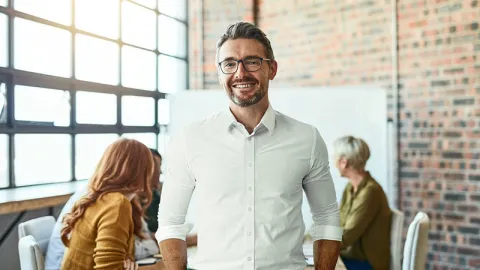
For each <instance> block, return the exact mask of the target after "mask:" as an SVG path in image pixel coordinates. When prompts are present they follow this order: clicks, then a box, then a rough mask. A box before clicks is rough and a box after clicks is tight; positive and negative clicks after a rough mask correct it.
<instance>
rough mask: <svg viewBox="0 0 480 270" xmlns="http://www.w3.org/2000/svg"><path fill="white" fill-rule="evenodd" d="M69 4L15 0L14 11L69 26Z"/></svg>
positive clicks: (61, 1)
mask: <svg viewBox="0 0 480 270" xmlns="http://www.w3.org/2000/svg"><path fill="white" fill-rule="evenodd" d="M71 2H72V1H65V0H48V1H38V0H15V9H16V10H18V11H21V12H24V13H28V14H31V15H34V16H37V17H40V18H44V19H47V20H50V21H53V22H57V23H61V24H64V25H70V24H71V21H72V17H71V15H72V12H71V8H72V7H71ZM79 2H82V1H79Z"/></svg>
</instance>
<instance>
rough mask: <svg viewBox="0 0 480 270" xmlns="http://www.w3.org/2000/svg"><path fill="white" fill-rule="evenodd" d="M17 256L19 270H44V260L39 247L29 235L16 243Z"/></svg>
mask: <svg viewBox="0 0 480 270" xmlns="http://www.w3.org/2000/svg"><path fill="white" fill-rule="evenodd" d="M18 256H19V257H20V269H21V270H44V269H45V260H44V256H43V254H42V250H41V249H40V246H39V245H38V243H37V242H36V241H35V238H33V236H31V235H27V236H23V237H21V238H20V240H19V241H18Z"/></svg>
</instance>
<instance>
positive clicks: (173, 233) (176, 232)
mask: <svg viewBox="0 0 480 270" xmlns="http://www.w3.org/2000/svg"><path fill="white" fill-rule="evenodd" d="M192 228H193V224H190V223H184V224H180V225H168V226H159V227H158V230H157V232H156V233H155V238H157V241H158V242H161V241H163V240H166V239H172V238H173V239H180V240H183V241H185V239H186V238H187V234H188V233H189V232H190V231H191V230H192Z"/></svg>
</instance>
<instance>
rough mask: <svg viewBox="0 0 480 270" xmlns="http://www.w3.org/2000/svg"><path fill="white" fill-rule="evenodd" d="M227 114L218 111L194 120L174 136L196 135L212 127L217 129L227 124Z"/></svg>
mask: <svg viewBox="0 0 480 270" xmlns="http://www.w3.org/2000/svg"><path fill="white" fill-rule="evenodd" d="M227 121H228V118H227V113H226V112H225V111H218V112H215V113H212V114H210V115H208V116H205V117H202V118H200V119H198V120H194V121H192V122H190V123H188V124H186V125H185V126H184V127H182V128H181V129H179V130H178V132H176V135H181V136H187V137H188V136H189V135H194V134H197V133H198V132H202V131H208V130H212V128H214V127H219V126H221V125H222V124H225V123H227Z"/></svg>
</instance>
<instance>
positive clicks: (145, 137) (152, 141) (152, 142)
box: [122, 133, 157, 149]
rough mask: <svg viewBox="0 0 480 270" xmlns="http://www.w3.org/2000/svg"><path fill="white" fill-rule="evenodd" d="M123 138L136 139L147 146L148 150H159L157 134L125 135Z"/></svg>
mask: <svg viewBox="0 0 480 270" xmlns="http://www.w3.org/2000/svg"><path fill="white" fill-rule="evenodd" d="M122 137H125V138H129V139H135V140H137V141H139V142H141V143H143V144H145V145H146V146H147V147H148V148H153V149H156V148H157V142H156V140H157V135H156V134H155V133H124V134H122Z"/></svg>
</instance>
